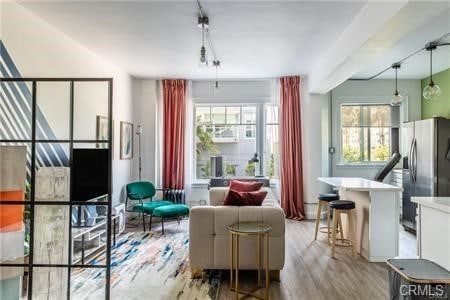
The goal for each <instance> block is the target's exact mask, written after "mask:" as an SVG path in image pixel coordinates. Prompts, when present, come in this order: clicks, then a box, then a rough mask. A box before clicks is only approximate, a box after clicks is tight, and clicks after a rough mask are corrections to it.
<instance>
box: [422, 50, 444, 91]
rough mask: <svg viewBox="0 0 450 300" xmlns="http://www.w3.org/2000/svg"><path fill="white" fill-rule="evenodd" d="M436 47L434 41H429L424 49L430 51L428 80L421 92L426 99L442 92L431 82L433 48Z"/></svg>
mask: <svg viewBox="0 0 450 300" xmlns="http://www.w3.org/2000/svg"><path fill="white" fill-rule="evenodd" d="M436 47H437V46H436V45H435V44H434V43H429V44H427V45H426V47H425V50H427V51H430V81H429V82H428V85H427V86H426V87H425V88H424V89H423V92H422V96H423V97H424V98H425V99H426V100H434V99H436V98H437V97H439V96H440V95H441V93H442V91H441V88H440V87H439V86H438V85H437V84H435V83H434V82H433V50H435V49H436Z"/></svg>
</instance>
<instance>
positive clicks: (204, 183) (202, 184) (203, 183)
mask: <svg viewBox="0 0 450 300" xmlns="http://www.w3.org/2000/svg"><path fill="white" fill-rule="evenodd" d="M208 185H209V179H196V180H195V181H193V182H191V187H192V188H206V187H208Z"/></svg>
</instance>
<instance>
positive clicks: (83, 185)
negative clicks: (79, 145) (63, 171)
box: [71, 148, 109, 201]
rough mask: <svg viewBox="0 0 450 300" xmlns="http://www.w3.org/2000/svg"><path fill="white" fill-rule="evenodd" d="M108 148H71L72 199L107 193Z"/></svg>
mask: <svg viewBox="0 0 450 300" xmlns="http://www.w3.org/2000/svg"><path fill="white" fill-rule="evenodd" d="M108 174H109V163H108V149H96V148H95V149H73V157H72V172H71V176H72V197H71V200H72V201H89V200H92V199H93V198H96V197H99V196H102V195H105V194H108Z"/></svg>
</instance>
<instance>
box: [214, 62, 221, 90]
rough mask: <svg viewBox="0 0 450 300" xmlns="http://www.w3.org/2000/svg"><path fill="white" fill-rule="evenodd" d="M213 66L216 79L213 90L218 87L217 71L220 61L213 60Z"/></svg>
mask: <svg viewBox="0 0 450 300" xmlns="http://www.w3.org/2000/svg"><path fill="white" fill-rule="evenodd" d="M213 66H214V68H216V81H215V82H214V90H218V89H219V79H218V73H219V67H220V61H219V60H214V61H213Z"/></svg>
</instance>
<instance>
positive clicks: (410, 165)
mask: <svg viewBox="0 0 450 300" xmlns="http://www.w3.org/2000/svg"><path fill="white" fill-rule="evenodd" d="M413 146H414V138H413V139H412V140H411V145H410V146H409V153H408V168H409V177H410V179H411V182H412V183H414V174H413V163H412V161H413Z"/></svg>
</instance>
